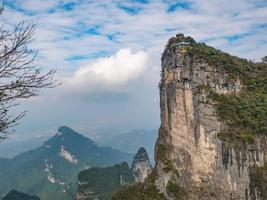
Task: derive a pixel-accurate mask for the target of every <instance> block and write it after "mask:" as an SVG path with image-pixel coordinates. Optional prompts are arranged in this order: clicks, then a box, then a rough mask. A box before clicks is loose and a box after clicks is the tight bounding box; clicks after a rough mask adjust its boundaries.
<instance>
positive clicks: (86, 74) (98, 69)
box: [63, 49, 148, 95]
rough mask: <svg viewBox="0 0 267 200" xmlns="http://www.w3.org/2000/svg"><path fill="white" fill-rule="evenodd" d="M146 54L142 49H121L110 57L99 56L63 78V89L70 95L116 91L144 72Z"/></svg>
mask: <svg viewBox="0 0 267 200" xmlns="http://www.w3.org/2000/svg"><path fill="white" fill-rule="evenodd" d="M147 60H148V55H147V53H145V52H144V51H139V52H137V53H132V52H131V49H121V50H119V51H118V52H117V53H116V54H114V55H112V56H110V57H104V58H99V59H97V60H96V61H95V62H90V63H88V64H86V65H85V66H83V67H80V68H78V69H77V70H76V71H75V72H74V74H73V76H72V77H70V78H63V89H64V91H65V92H69V93H71V94H72V95H73V94H75V93H76V94H77V92H78V93H79V92H82V93H86V94H87V95H89V94H90V93H91V92H98V93H99V92H101V91H102V92H103V91H117V90H120V89H122V88H123V87H124V86H126V84H127V83H128V82H129V81H131V80H134V79H136V78H138V77H139V76H140V75H141V74H142V72H144V70H145V68H146V65H147Z"/></svg>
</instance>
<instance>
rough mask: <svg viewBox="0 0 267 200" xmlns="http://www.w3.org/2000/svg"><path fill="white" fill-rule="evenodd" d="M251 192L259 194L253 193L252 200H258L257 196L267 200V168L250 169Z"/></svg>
mask: <svg viewBox="0 0 267 200" xmlns="http://www.w3.org/2000/svg"><path fill="white" fill-rule="evenodd" d="M250 177H251V180H250V190H251V191H254V192H257V194H255V193H251V196H252V199H253V200H254V199H255V200H256V199H257V196H261V197H262V199H267V190H266V188H267V166H263V167H251V168H250Z"/></svg>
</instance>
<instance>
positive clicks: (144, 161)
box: [132, 147, 152, 183]
mask: <svg viewBox="0 0 267 200" xmlns="http://www.w3.org/2000/svg"><path fill="white" fill-rule="evenodd" d="M151 171H152V166H151V164H150V161H149V158H148V154H147V152H146V150H145V148H143V147H141V148H140V149H139V150H138V151H137V153H136V155H135V156H134V159H133V164H132V172H133V176H134V179H135V182H137V183H138V182H141V183H142V182H144V181H145V179H146V178H147V177H148V175H149V174H150V173H151Z"/></svg>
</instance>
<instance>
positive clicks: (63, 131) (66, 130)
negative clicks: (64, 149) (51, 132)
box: [57, 125, 79, 134]
mask: <svg viewBox="0 0 267 200" xmlns="http://www.w3.org/2000/svg"><path fill="white" fill-rule="evenodd" d="M57 132H58V133H61V134H79V133H77V132H76V131H74V130H73V129H71V128H70V127H68V126H65V125H64V126H60V127H59V128H58V130H57Z"/></svg>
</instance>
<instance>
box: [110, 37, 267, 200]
mask: <svg viewBox="0 0 267 200" xmlns="http://www.w3.org/2000/svg"><path fill="white" fill-rule="evenodd" d="M159 88H160V108H161V127H160V129H159V137H158V139H157V143H156V148H155V159H156V166H155V169H154V170H153V172H152V173H151V174H150V176H149V177H148V178H147V179H146V181H145V182H144V183H142V184H136V185H131V186H129V187H126V188H123V189H122V190H120V191H119V192H117V193H116V194H115V195H114V196H113V198H112V199H113V200H124V199H128V200H152V199H153V200H165V199H167V200H185V199H188V200H233V199H235V200H264V199H267V192H266V191H267V166H266V162H267V142H266V141H267V140H266V136H267V123H266V122H267V64H266V62H259V63H253V62H251V61H247V60H245V59H241V58H238V57H236V56H231V55H229V54H227V53H224V52H222V51H220V50H217V49H214V48H213V47H210V46H207V45H205V44H203V43H197V42H196V41H195V40H194V39H193V38H191V37H185V36H184V35H183V34H177V35H176V37H173V38H171V39H170V40H169V41H168V44H167V46H166V48H165V50H164V53H163V55H162V74H161V82H160V85H159Z"/></svg>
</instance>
